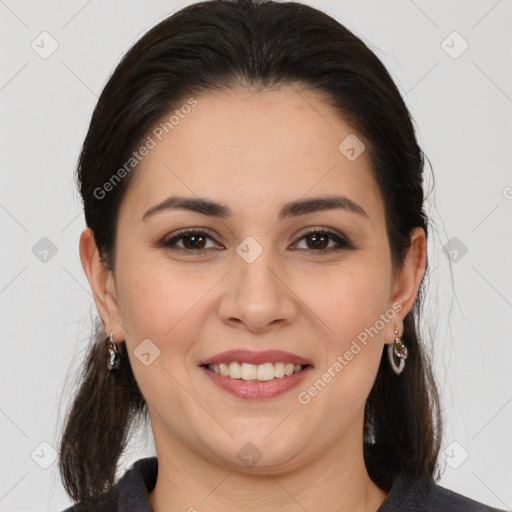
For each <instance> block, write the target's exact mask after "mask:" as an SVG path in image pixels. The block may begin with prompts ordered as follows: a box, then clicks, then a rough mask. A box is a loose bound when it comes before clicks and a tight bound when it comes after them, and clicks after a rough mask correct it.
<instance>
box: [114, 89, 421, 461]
mask: <svg viewBox="0 0 512 512" xmlns="http://www.w3.org/2000/svg"><path fill="white" fill-rule="evenodd" d="M195 99H196V101H197V105H196V106H195V107H194V108H192V109H190V112H189V113H188V114H187V115H186V116H183V118H180V121H179V123H178V124H176V125H174V127H173V129H172V130H170V131H169V133H168V134H166V133H165V132H164V135H165V137H162V136H161V138H162V140H161V141H160V140H159V139H158V138H157V137H156V136H155V135H154V134H153V135H152V138H153V139H154V141H155V142H156V145H155V147H154V148H152V149H151V150H150V151H149V154H148V155H147V156H146V157H145V158H144V159H143V160H142V162H141V163H140V164H139V167H138V168H137V170H136V171H135V172H136V174H135V175H134V176H133V178H134V180H133V181H132V182H131V184H130V187H129V188H128V191H127V193H126V195H125V197H124V199H123V202H122V205H121V208H120V213H119V221H118V231H117V247H116V260H115V268H114V273H113V275H112V276H111V277H112V280H111V281H110V283H111V286H110V293H111V297H112V300H111V302H109V303H108V304H109V306H108V316H109V318H114V319H115V320H116V322H111V323H110V324H109V325H110V327H111V328H110V330H112V331H113V332H114V337H115V338H116V339H117V340H125V342H126V344H127V348H128V353H129V357H130V363H131V365H132V368H133V371H134V374H135V377H136V379H137V382H138V384H139V387H140V389H141V392H142V394H143V395H144V397H145V399H146V401H147V403H148V406H149V411H150V418H151V424H152V428H153V433H154V436H155V443H156V447H157V452H158V451H159V450H160V451H163V450H166V449H171V448H170V447H172V450H173V451H174V453H176V451H181V452H183V453H189V454H193V455H194V456H198V457H202V458H204V459H206V460H208V461H211V462H212V463H215V464H218V465H221V466H225V467H231V468H233V467H236V468H237V469H238V470H242V471H243V470H244V465H247V463H246V460H247V459H246V458H244V455H249V456H251V455H252V456H255V457H257V458H260V460H259V462H258V466H257V467H259V468H262V469H261V470H262V471H263V470H268V469H269V468H272V469H273V470H274V471H278V470H284V469H293V468H297V467H300V466H301V465H303V464H305V463H307V462H308V461H312V460H314V459H315V458H317V457H318V456H319V455H320V454H327V453H337V452H338V448H340V449H341V447H342V446H343V447H344V449H349V450H350V449H354V448H353V447H354V446H358V447H359V448H361V443H362V437H361V436H362V426H363V411H364V404H365V400H366V398H367V396H368V394H369V392H370V389H371V387H372V385H373V382H374V379H375V376H376V373H377V369H378V366H379V362H380V359H381V354H382V350H383V348H384V344H385V343H391V342H392V341H393V340H394V338H395V334H394V332H393V331H394V329H395V327H397V326H398V327H399V329H400V334H401V333H402V319H403V317H404V316H405V314H406V313H407V311H408V309H410V307H411V305H412V301H413V299H414V294H413V295H412V296H411V292H412V291H413V290H414V289H415V286H416V285H417V283H418V281H419V278H420V277H421V272H419V274H418V272H417V265H416V267H415V266H414V265H413V267H411V269H412V270H410V271H408V270H407V268H406V269H405V270H404V272H403V273H396V274H394V273H393V272H392V266H391V257H390V249H389V244H388V239H387V235H386V227H385V218H384V205H383V202H382V199H381V196H380V193H379V190H378V188H377V186H376V184H375V182H374V179H373V177H372V174H371V168H370V163H369V159H368V155H367V151H363V152H362V153H361V154H360V156H358V157H357V158H356V159H353V158H350V159H349V158H347V155H349V156H353V155H352V154H351V152H350V151H349V152H348V153H347V152H345V153H343V152H342V151H340V149H339V145H340V143H341V142H342V141H344V139H346V137H348V136H350V135H352V136H354V135H356V136H357V137H358V138H359V140H361V141H363V138H362V136H361V135H359V134H356V133H355V132H354V130H353V129H351V128H350V127H349V125H348V124H346V123H345V122H344V121H343V119H342V118H341V117H340V116H339V115H338V114H337V113H336V112H334V111H333V110H331V108H330V107H329V106H328V105H327V103H326V102H324V101H323V99H322V97H321V96H319V95H318V94H316V93H312V92H307V91H304V90H302V91H299V90H298V89H297V88H291V87H286V88H282V89H280V90H273V91H265V92H248V91H243V90H238V89H237V90H230V91H224V92H222V93H216V94H208V95H204V96H197V97H196V98H195ZM349 140H350V139H349ZM171 196H181V197H187V198H191V199H198V198H202V199H206V200H208V201H212V202H215V203H220V205H221V206H222V207H223V208H224V209H225V210H226V212H224V215H219V211H220V208H219V209H215V208H212V209H210V210H205V209H203V210H202V211H201V212H199V211H195V210H193V209H188V208H184V207H182V208H171V207H170V204H167V207H165V206H163V205H162V203H164V202H165V201H166V200H167V199H168V198H169V197H171ZM325 196H329V197H333V196H340V197H341V196H343V198H344V200H343V201H340V203H339V204H338V205H337V207H333V206H332V205H331V207H330V208H327V209H315V208H314V203H309V206H310V208H309V209H307V208H306V209H302V210H301V209H300V208H299V207H297V206H296V207H295V208H286V205H289V203H292V202H304V201H309V200H311V199H312V198H319V197H325ZM317 204H319V203H317ZM156 205H161V206H160V207H159V208H154V207H155V206H156ZM311 205H313V207H311ZM283 209H284V210H283ZM283 211H284V215H281V213H282V212H283ZM214 213H215V215H213V214H214ZM145 214H146V215H145ZM184 229H186V230H188V231H189V232H188V234H185V235H183V233H182V231H183V230H184ZM309 231H313V233H308V232H309ZM180 235H181V237H180ZM414 269H416V270H414ZM145 340H146V341H145ZM148 340H149V341H148ZM141 343H143V344H142V345H141ZM231 350H247V351H250V352H253V353H260V352H263V351H278V350H279V351H285V352H288V353H290V354H291V355H287V356H284V355H276V356H275V358H274V359H271V358H270V356H269V361H274V362H277V361H280V362H283V363H287V364H290V362H292V363H293V362H294V360H295V361H296V360H298V358H302V359H303V360H304V362H308V366H307V367H305V369H303V370H302V371H301V372H299V373H298V374H293V375H292V376H285V377H274V379H272V380H268V381H264V382H260V383H259V384H258V383H257V381H254V380H245V379H233V378H231V377H228V376H223V375H215V376H214V375H213V374H212V372H211V369H210V370H208V369H207V368H205V367H203V366H200V365H201V364H202V363H204V362H205V361H212V360H214V357H215V356H216V355H217V354H220V353H222V352H226V351H231ZM141 353H142V354H145V355H143V356H142V357H141ZM267 355H268V354H267ZM265 357H266V356H264V357H263V358H264V359H265ZM223 358H224V359H225V360H226V361H225V362H227V363H230V362H232V361H237V358H238V360H239V362H240V359H242V356H241V355H233V356H232V357H229V356H221V360H222V359H223ZM295 358H297V359H295ZM259 363H263V361H259ZM235 366H236V365H235ZM265 368H266V369H267V370H268V369H269V368H270V367H269V366H268V365H265ZM230 369H231V367H230ZM272 369H274V367H272ZM233 371H236V368H234V369H233ZM244 371H248V373H247V374H245V375H246V376H248V375H251V371H253V367H252V366H246V367H245V370H244ZM258 371H260V370H258V369H256V373H257V372H258ZM278 371H279V370H278ZM261 372H262V373H261V374H260V376H262V375H265V371H264V370H261ZM264 378H265V377H264ZM221 381H222V383H224V384H225V383H226V382H227V381H229V382H230V383H231V384H229V383H228V384H227V386H228V387H229V386H230V389H231V391H229V390H227V389H226V388H225V387H223V386H222V385H219V384H218V383H219V382H221ZM278 381H279V382H278ZM288 381H290V385H289V386H287V385H284V384H282V383H283V382H288ZM276 383H277V384H276ZM292 384H293V385H292ZM248 443H250V444H248ZM252 471H257V468H253V469H252Z"/></svg>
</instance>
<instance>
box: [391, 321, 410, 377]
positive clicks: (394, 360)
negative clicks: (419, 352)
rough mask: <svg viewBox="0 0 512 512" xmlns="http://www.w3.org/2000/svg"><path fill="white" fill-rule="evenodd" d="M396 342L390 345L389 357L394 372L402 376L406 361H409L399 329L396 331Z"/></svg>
mask: <svg viewBox="0 0 512 512" xmlns="http://www.w3.org/2000/svg"><path fill="white" fill-rule="evenodd" d="M395 334H396V335H397V336H396V338H395V342H394V343H392V344H390V345H388V356H389V362H390V363H391V368H392V369H393V371H394V372H395V373H396V374H397V375H400V374H401V373H402V372H403V370H404V368H405V360H406V359H407V347H406V346H405V345H404V344H403V343H402V340H401V339H400V338H399V337H398V327H397V328H396V329H395Z"/></svg>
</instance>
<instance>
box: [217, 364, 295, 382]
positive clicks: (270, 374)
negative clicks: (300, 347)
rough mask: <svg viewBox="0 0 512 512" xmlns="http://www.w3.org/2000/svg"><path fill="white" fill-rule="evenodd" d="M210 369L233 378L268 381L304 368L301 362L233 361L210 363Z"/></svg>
mask: <svg viewBox="0 0 512 512" xmlns="http://www.w3.org/2000/svg"><path fill="white" fill-rule="evenodd" d="M208 369H209V370H213V371H214V372H215V373H218V374H219V375H223V376H224V377H231V378H232V379H242V380H259V381H266V380H272V379H274V378H278V379H280V378H282V377H284V376H288V375H292V374H293V373H298V372H300V371H301V370H302V366H301V365H300V364H296V365H294V364H293V363H275V364H274V363H264V364H259V365H255V364H248V363H241V364H240V363H237V362H232V363H229V364H225V363H220V364H209V365H208Z"/></svg>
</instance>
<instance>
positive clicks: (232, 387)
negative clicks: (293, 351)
mask: <svg viewBox="0 0 512 512" xmlns="http://www.w3.org/2000/svg"><path fill="white" fill-rule="evenodd" d="M201 369H202V370H204V371H205V372H206V375H207V376H208V377H209V378H210V380H211V381H212V382H213V383H214V384H215V385H217V386H218V387H219V388H221V389H223V390H224V391H227V392H228V393H231V394H232V395H235V396H236V397H238V398H247V399H252V400H257V399H261V398H274V397H276V396H279V395H282V394H283V393H285V392H286V391H289V390H290V389H292V388H294V387H296V386H298V385H299V384H300V382H301V381H302V379H303V378H304V377H305V376H306V374H307V373H308V372H309V371H310V370H312V369H313V367H312V366H307V367H306V368H304V369H303V370H301V371H300V372H298V373H292V375H289V376H287V377H279V378H278V377H276V378H274V379H272V380H266V381H259V380H243V379H232V378H231V377H225V376H224V375H220V374H218V373H215V372H214V371H212V370H208V369H207V368H205V367H204V366H201Z"/></svg>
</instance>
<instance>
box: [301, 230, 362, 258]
mask: <svg viewBox="0 0 512 512" xmlns="http://www.w3.org/2000/svg"><path fill="white" fill-rule="evenodd" d="M303 240H304V241H305V242H306V248H305V250H308V251H312V252H316V253H318V254H324V253H328V252H333V251H338V250H341V249H350V248H352V245H351V244H350V243H349V242H348V241H347V240H345V239H344V238H342V237H341V236H339V235H338V234H337V233H334V232H332V231H326V230H311V231H308V232H306V233H304V234H303V235H302V236H301V238H299V240H298V242H301V241H303ZM332 241H334V242H335V244H334V246H333V245H331V246H330V245H329V243H330V242H332Z"/></svg>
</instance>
